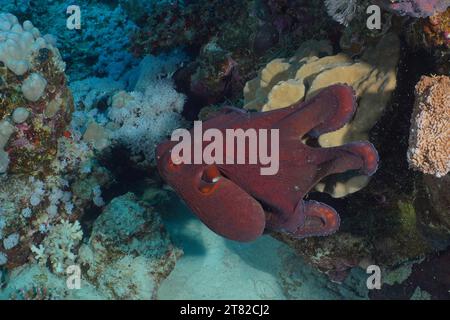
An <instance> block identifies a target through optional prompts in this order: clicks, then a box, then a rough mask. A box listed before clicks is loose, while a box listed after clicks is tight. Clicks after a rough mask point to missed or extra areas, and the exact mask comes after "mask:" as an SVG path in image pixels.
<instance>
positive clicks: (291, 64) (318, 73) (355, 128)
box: [244, 34, 400, 197]
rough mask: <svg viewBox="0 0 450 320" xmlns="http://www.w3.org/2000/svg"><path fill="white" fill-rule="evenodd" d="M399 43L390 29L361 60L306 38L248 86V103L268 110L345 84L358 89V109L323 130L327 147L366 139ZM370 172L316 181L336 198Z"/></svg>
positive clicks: (385, 97)
mask: <svg viewBox="0 0 450 320" xmlns="http://www.w3.org/2000/svg"><path fill="white" fill-rule="evenodd" d="M399 51H400V45H399V40H398V37H397V36H396V35H395V34H387V35H386V36H384V37H383V38H382V39H381V40H380V42H379V43H378V44H377V46H376V47H374V48H368V49H367V51H366V53H365V54H364V55H363V56H362V58H361V60H360V61H355V60H353V59H352V58H351V57H349V56H348V55H346V54H342V53H340V54H337V55H334V56H332V55H331V54H332V52H331V46H330V45H329V44H327V43H326V42H312V43H311V42H306V43H304V44H302V45H301V46H300V48H299V49H298V51H297V54H296V55H295V56H294V57H291V58H290V59H275V60H273V61H272V62H270V63H269V64H267V65H266V67H265V68H263V69H262V70H261V71H260V72H259V74H258V77H256V78H255V79H253V80H250V81H249V82H247V84H246V86H245V88H244V103H245V105H244V108H246V109H250V110H262V111H269V110H273V109H278V108H284V107H288V106H290V105H292V104H294V103H298V102H299V101H302V100H303V99H305V100H306V101H308V100H309V99H311V98H312V97H314V96H315V95H316V94H317V92H318V91H320V90H321V89H322V88H325V87H327V86H329V85H332V84H336V83H346V84H349V85H351V86H353V88H354V89H355V91H356V95H357V98H358V108H357V111H356V114H355V117H354V118H353V119H352V121H350V122H349V123H348V124H346V125H345V126H344V127H343V128H341V129H339V130H337V131H335V132H330V133H326V134H323V135H321V136H320V137H318V142H319V144H320V145H321V146H323V147H333V146H339V145H342V144H344V143H347V142H351V141H359V140H366V139H367V138H368V133H369V131H370V130H371V129H372V127H373V126H374V125H375V124H376V122H377V121H378V119H379V118H380V117H381V115H382V114H383V110H384V109H385V108H386V106H387V105H388V103H389V100H390V97H391V95H392V93H393V91H394V90H395V87H396V67H397V63H398V59H399ZM367 182H368V179H367V178H366V177H360V176H350V177H348V176H347V177H342V176H341V177H338V178H335V177H334V178H332V179H330V180H329V181H326V182H325V183H321V184H319V185H318V186H317V189H318V190H319V191H325V192H328V193H330V194H331V195H332V196H333V197H343V196H345V195H347V194H349V193H353V192H355V191H358V190H360V189H361V188H362V187H364V186H365V185H366V184H367Z"/></svg>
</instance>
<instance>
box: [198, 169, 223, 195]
mask: <svg viewBox="0 0 450 320" xmlns="http://www.w3.org/2000/svg"><path fill="white" fill-rule="evenodd" d="M221 177H222V176H221V175H220V172H219V170H218V169H217V167H215V166H210V167H207V168H206V169H205V170H204V171H203V174H202V179H201V182H200V188H199V189H200V192H202V193H205V194H208V193H211V192H212V191H214V189H215V188H216V184H217V182H219V180H220V178H221Z"/></svg>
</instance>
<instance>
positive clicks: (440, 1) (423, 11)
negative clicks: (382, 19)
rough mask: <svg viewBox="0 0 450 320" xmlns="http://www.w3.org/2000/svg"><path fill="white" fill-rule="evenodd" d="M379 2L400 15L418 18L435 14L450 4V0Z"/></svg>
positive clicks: (390, 0)
mask: <svg viewBox="0 0 450 320" xmlns="http://www.w3.org/2000/svg"><path fill="white" fill-rule="evenodd" d="M379 2H380V3H381V4H382V5H383V6H384V7H385V8H387V9H389V10H391V11H395V12H396V13H397V14H399V15H402V16H411V17H416V18H426V17H429V16H433V15H435V14H436V13H439V12H443V11H445V9H447V8H448V7H449V6H450V0H379Z"/></svg>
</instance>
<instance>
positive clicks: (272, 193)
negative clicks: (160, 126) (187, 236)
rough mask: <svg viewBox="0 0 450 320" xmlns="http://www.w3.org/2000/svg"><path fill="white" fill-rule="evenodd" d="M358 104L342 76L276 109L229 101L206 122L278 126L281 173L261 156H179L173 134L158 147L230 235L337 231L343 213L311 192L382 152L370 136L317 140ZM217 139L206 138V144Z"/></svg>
mask: <svg viewBox="0 0 450 320" xmlns="http://www.w3.org/2000/svg"><path fill="white" fill-rule="evenodd" d="M355 110H356V98H355V93H354V91H353V89H352V88H351V87H350V86H347V85H343V84H337V85H333V86H330V87H327V88H325V89H323V90H322V91H321V92H319V93H318V94H317V95H316V96H314V97H313V98H311V99H309V100H308V101H306V102H299V103H296V104H294V105H292V106H290V107H287V108H283V109H278V110H273V111H269V112H246V111H244V110H242V109H238V108H234V107H225V108H222V109H221V110H220V111H219V112H218V113H217V114H214V115H212V116H211V117H210V118H209V119H207V120H206V121H205V122H203V127H204V129H208V128H215V129H217V130H219V131H220V132H222V133H224V134H225V131H226V130H227V129H243V130H247V129H255V130H257V129H268V130H271V129H278V133H279V141H278V143H279V147H278V150H279V151H278V153H279V165H278V171H277V173H276V174H273V175H262V174H261V170H260V169H261V167H262V164H261V163H256V164H254V163H253V164H251V163H250V162H249V161H247V162H245V163H244V164H242V163H228V162H226V163H222V162H218V163H209V164H206V163H202V164H196V163H194V162H190V161H184V162H183V161H181V162H180V161H178V160H177V159H176V157H174V156H173V154H172V151H173V149H174V147H175V146H176V145H177V143H178V142H177V141H172V140H166V141H164V142H162V143H161V144H159V145H158V146H157V148H156V159H157V167H158V171H159V173H160V175H161V176H162V178H163V179H164V180H165V181H166V183H167V184H168V185H169V186H170V187H172V189H174V190H175V191H176V192H177V193H178V194H179V196H180V197H181V198H182V199H183V200H184V201H185V203H186V204H187V206H188V207H189V208H190V209H191V210H192V211H193V212H194V213H195V214H196V215H197V216H198V218H199V219H200V220H201V221H202V222H203V223H204V224H205V225H206V226H207V227H209V228H210V229H211V230H212V231H214V232H215V233H217V234H219V235H221V236H223V237H225V238H228V239H231V240H234V241H240V242H249V241H253V240H255V239H257V238H258V237H260V236H261V235H263V234H264V233H265V232H269V231H276V232H283V233H287V234H289V235H291V236H292V237H295V238H298V239H301V238H306V237H312V236H326V235H330V234H332V233H334V232H336V231H337V230H338V229H339V224H340V217H339V215H338V213H337V212H336V210H334V209H333V208H332V207H330V206H329V205H327V204H325V203H321V202H317V201H314V200H306V199H305V196H307V195H308V193H309V191H310V190H311V189H312V188H313V187H314V186H315V185H316V184H317V183H318V182H319V181H321V180H322V179H323V178H325V177H327V176H329V175H332V174H338V173H344V172H347V171H350V170H351V171H356V172H359V173H360V174H364V175H372V174H373V173H375V171H376V170H377V167H378V153H377V151H376V149H375V147H374V146H373V145H372V144H371V143H370V142H367V141H357V142H351V143H348V144H345V145H342V146H338V147H332V148H322V147H319V146H318V144H316V145H314V143H313V142H314V139H316V138H317V137H318V136H320V135H321V134H324V133H327V132H332V131H335V130H338V129H339V128H341V127H342V126H344V125H345V124H346V123H347V122H348V121H350V120H351V118H352V116H353V114H354V113H355ZM192 130H193V129H192ZM192 130H191V131H192ZM192 143H193V142H192ZM210 143H212V142H211V141H203V142H202V144H203V147H206V146H208V145H209V144H210ZM233 148H235V146H234V147H233ZM246 150H247V151H250V150H251V149H250V148H247V149H246ZM232 151H233V152H232ZM234 151H235V150H232V149H231V148H230V145H228V144H226V145H225V146H224V147H223V153H224V154H225V157H226V156H227V155H228V154H230V153H232V154H233V155H234V154H235V152H234ZM248 157H249V154H248V152H247V154H246V159H248Z"/></svg>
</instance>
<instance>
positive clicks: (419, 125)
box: [407, 76, 450, 177]
mask: <svg viewBox="0 0 450 320" xmlns="http://www.w3.org/2000/svg"><path fill="white" fill-rule="evenodd" d="M407 156H408V162H409V164H410V166H411V167H412V168H414V169H416V170H420V171H422V172H424V173H427V174H433V175H435V176H437V177H442V176H444V175H446V174H447V173H448V172H449V171H450V78H449V77H446V76H433V77H427V76H423V77H422V78H421V79H420V81H419V83H418V84H417V85H416V103H415V106H414V111H413V114H412V118H411V131H410V137H409V149H408V154H407Z"/></svg>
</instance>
